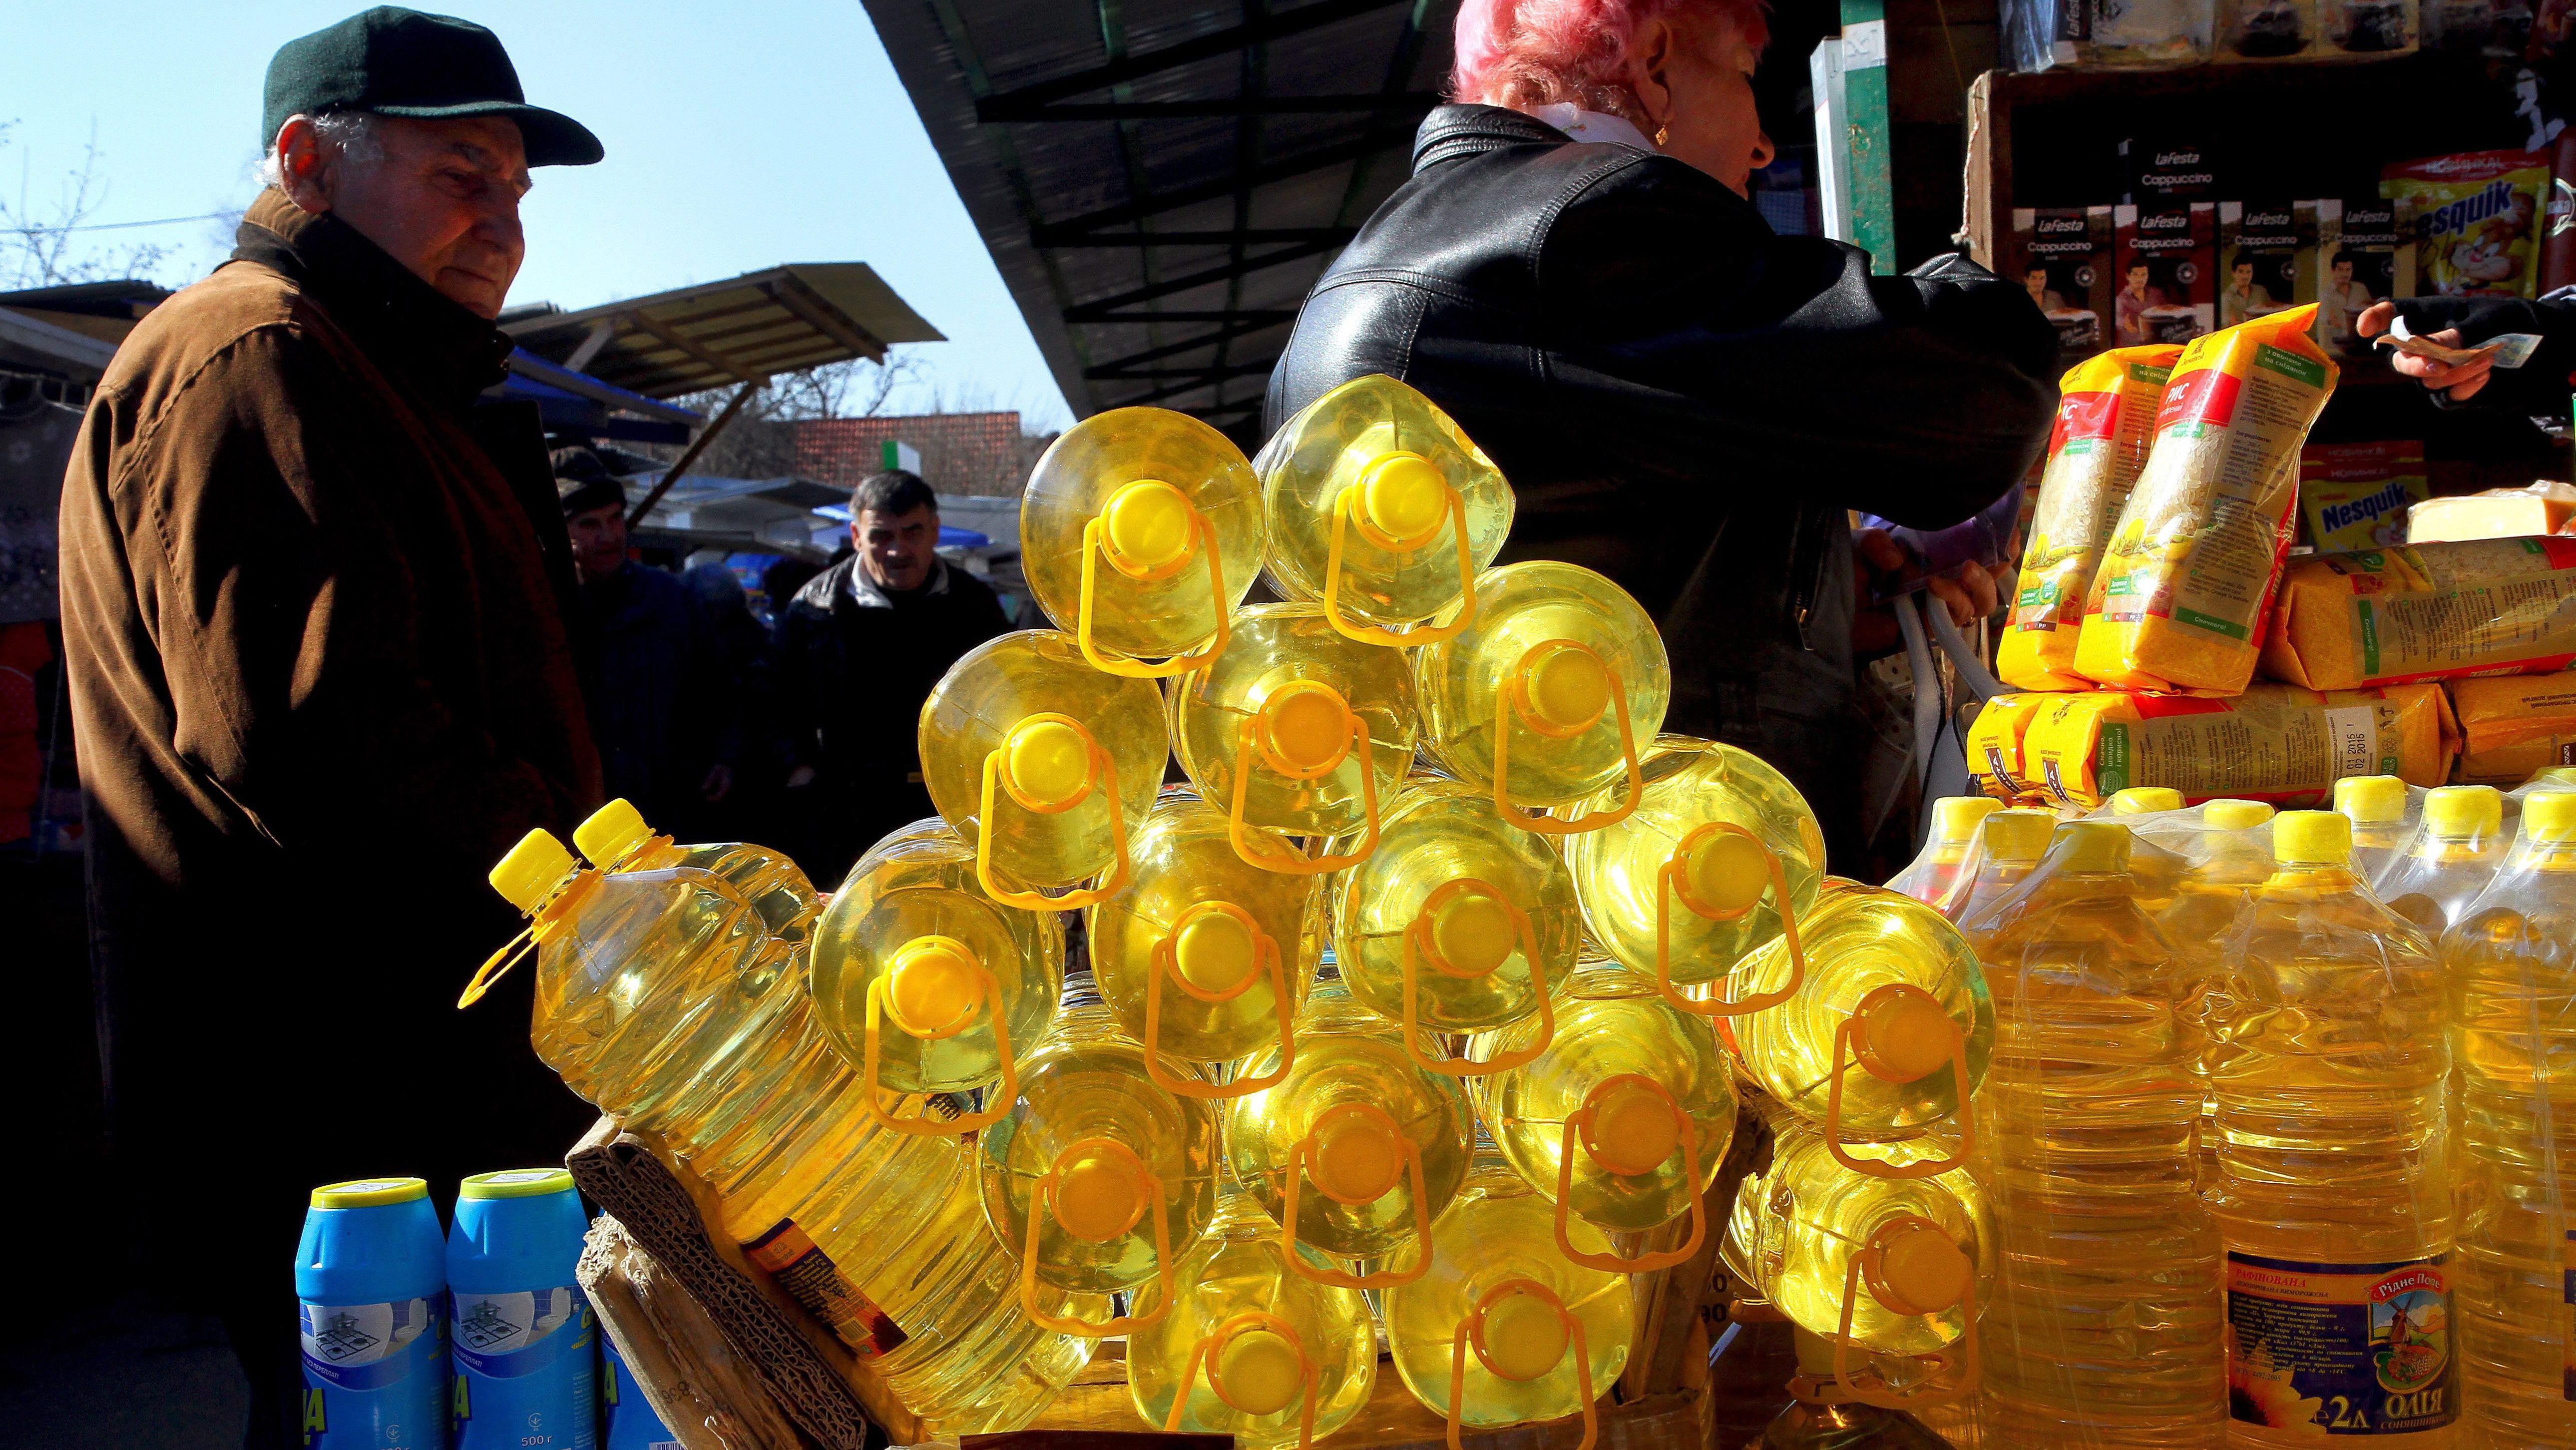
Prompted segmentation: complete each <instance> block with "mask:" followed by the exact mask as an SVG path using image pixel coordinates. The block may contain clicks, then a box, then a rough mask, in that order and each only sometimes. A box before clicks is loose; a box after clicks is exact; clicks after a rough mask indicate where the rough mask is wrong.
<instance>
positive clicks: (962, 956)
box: [886, 936, 984, 1036]
mask: <svg viewBox="0 0 2576 1450" xmlns="http://www.w3.org/2000/svg"><path fill="white" fill-rule="evenodd" d="M983 978H984V973H983V970H982V966H981V964H980V963H978V962H977V961H976V959H975V953H974V951H973V949H972V948H970V947H968V946H967V945H966V944H965V943H964V942H961V941H959V940H957V939H956V938H955V937H945V936H917V937H914V938H913V939H912V940H910V941H908V942H905V943H904V944H903V945H902V946H899V947H897V948H895V950H894V956H893V959H892V960H890V961H889V962H887V963H886V1005H887V1006H888V1007H889V1008H891V1009H893V1012H894V1018H895V1025H896V1026H898V1027H901V1028H902V1029H903V1030H904V1031H906V1032H908V1033H911V1034H913V1035H915V1036H926V1035H928V1034H931V1033H935V1032H943V1031H946V1030H948V1029H953V1028H955V1027H957V1026H958V1025H959V1024H960V1023H962V1022H963V1021H964V1020H965V1019H966V1017H967V1016H968V1015H969V1014H970V1013H972V1012H973V1011H974V1010H975V1008H976V1007H977V1005H978V1004H980V1003H981V1002H982V1001H983V1000H984V980H983Z"/></svg>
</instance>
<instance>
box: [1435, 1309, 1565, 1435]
mask: <svg viewBox="0 0 2576 1450" xmlns="http://www.w3.org/2000/svg"><path fill="white" fill-rule="evenodd" d="M1511 1294H1534V1295H1536V1296H1538V1297H1539V1298H1541V1299H1544V1300H1546V1301H1547V1303H1548V1304H1549V1305H1550V1306H1551V1307H1553V1308H1554V1309H1555V1310H1556V1313H1557V1317H1558V1318H1560V1319H1562V1320H1564V1321H1565V1347H1566V1351H1567V1353H1570V1354H1572V1355H1573V1356H1574V1378H1575V1383H1576V1385H1578V1386H1579V1387H1580V1388H1581V1390H1582V1392H1583V1439H1582V1440H1581V1441H1580V1442H1579V1443H1577V1444H1576V1445H1575V1447H1574V1450H1592V1442H1593V1441H1594V1440H1595V1439H1597V1438H1598V1437H1599V1435H1600V1428H1601V1427H1600V1424H1599V1422H1598V1420H1597V1419H1596V1418H1595V1416H1594V1412H1593V1405H1592V1401H1593V1394H1592V1352H1591V1350H1590V1348H1589V1347H1588V1346H1587V1345H1586V1344H1585V1342H1584V1338H1583V1321H1582V1320H1580V1319H1578V1318H1576V1317H1575V1316H1574V1311H1572V1310H1570V1309H1568V1308H1566V1307H1565V1301H1564V1300H1563V1299H1560V1298H1558V1297H1557V1296H1556V1291H1555V1290H1553V1289H1550V1288H1549V1287H1547V1286H1546V1285H1545V1284H1542V1283H1540V1282H1539V1281H1538V1280H1536V1279H1505V1280H1504V1281H1503V1282H1501V1283H1499V1284H1496V1285H1495V1286H1494V1287H1493V1289H1492V1291H1491V1292H1489V1293H1487V1294H1486V1295H1485V1296H1484V1297H1483V1298H1481V1299H1479V1300H1477V1301H1476V1307H1474V1308H1472V1309H1470V1310H1468V1311H1467V1317H1465V1318H1464V1319H1461V1320H1459V1321H1458V1329H1457V1332H1456V1333H1454V1334H1452V1335H1451V1336H1450V1338H1449V1412H1448V1418H1449V1450H1464V1447H1462V1446H1461V1445H1460V1444H1459V1443H1458V1407H1459V1406H1460V1405H1461V1404H1463V1403H1465V1401H1466V1398H1467V1351H1468V1350H1469V1349H1470V1348H1473V1349H1474V1350H1475V1351H1476V1360H1477V1362H1478V1363H1480V1364H1482V1365H1483V1366H1484V1367H1485V1369H1486V1370H1487V1371H1488V1372H1489V1373H1492V1374H1494V1375H1497V1376H1500V1377H1501V1378H1504V1379H1510V1378H1511V1376H1509V1375H1505V1374H1503V1372H1502V1371H1501V1370H1499V1369H1497V1368H1495V1366H1494V1361H1493V1357H1492V1356H1491V1355H1490V1354H1488V1353H1487V1352H1486V1350H1485V1311H1486V1310H1488V1309H1490V1308H1492V1307H1493V1306H1494V1305H1495V1304H1497V1303H1500V1302H1501V1301H1502V1300H1503V1298H1504V1297H1505V1296H1507V1295H1511ZM1557 1362H1558V1363H1559V1364H1562V1363H1564V1359H1563V1358H1562V1356H1560V1357H1559V1359H1558V1361H1557Z"/></svg>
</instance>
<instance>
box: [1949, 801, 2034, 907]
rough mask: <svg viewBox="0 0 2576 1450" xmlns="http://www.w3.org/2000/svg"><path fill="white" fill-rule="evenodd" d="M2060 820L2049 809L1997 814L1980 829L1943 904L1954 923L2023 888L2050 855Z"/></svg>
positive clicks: (1982, 824)
mask: <svg viewBox="0 0 2576 1450" xmlns="http://www.w3.org/2000/svg"><path fill="white" fill-rule="evenodd" d="M2056 831H2057V817H2056V816H2055V815H2054V814H2053V813H2051V812H2048V811H2028V810H2009V811H1996V812H1995V813H1994V814H1992V815H1990V816H1988V817H1986V818H1985V820H1983V821H1982V822H1980V823H1978V826H1977V839H1976V841H1975V843H1974V844H1973V845H1972V846H1970V847H1969V851H1968V860H1967V862H1966V864H1965V865H1964V866H1963V867H1962V869H1961V873H1960V882H1959V885H1958V887H1957V889H1956V890H1954V891H1953V892H1951V894H1950V899H1949V901H1948V902H1946V903H1945V904H1944V906H1943V911H1944V913H1945V914H1946V915H1947V916H1948V917H1949V918H1950V919H1951V920H1952V921H1965V920H1967V919H1968V918H1969V917H1971V916H1973V915H1976V914H1978V913H1980V912H1982V911H1984V910H1985V909H1986V908H1987V907H1989V906H1992V905H1993V904H1994V903H1995V902H1997V901H2000V900H2002V899H2003V898H2004V897H2006V896H2009V895H2011V894H2012V893H2013V892H2014V891H2016V890H2018V889H2020V887H2021V884H2022V882H2024V881H2026V880H2028V879H2030V873H2031V872H2033V871H2035V870H2037V869H2038V868H2039V859H2040V857H2042V856H2044V855H2046V854H2047V853H2048V841H2049V837H2050V836H2052V835H2054V834H2055V833H2056Z"/></svg>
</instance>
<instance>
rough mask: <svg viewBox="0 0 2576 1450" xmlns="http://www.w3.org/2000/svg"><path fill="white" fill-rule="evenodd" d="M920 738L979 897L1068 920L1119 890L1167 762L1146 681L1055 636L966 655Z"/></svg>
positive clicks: (1022, 636)
mask: <svg viewBox="0 0 2576 1450" xmlns="http://www.w3.org/2000/svg"><path fill="white" fill-rule="evenodd" d="M919 739H920V745H921V778H922V783H923V784H924V785H926V786H927V787H928V788H929V790H930V803H931V805H932V806H933V807H934V808H935V809H937V810H938V812H939V814H940V818H941V819H943V820H945V821H947V822H948V824H949V825H950V826H951V827H952V828H954V829H955V830H956V832H957V834H958V835H960V836H962V837H964V838H965V839H966V840H967V841H969V842H971V843H972V844H973V845H974V847H975V871H976V875H977V877H978V879H979V880H981V881H982V882H983V885H984V891H985V894H986V895H988V896H990V897H992V898H993V899H994V900H995V901H998V902H1000V903H1002V904H1003V905H1005V906H1017V907H1021V908H1024V909H1027V910H1031V911H1073V910H1077V909H1079V908H1081V907H1085V906H1089V905H1092V904H1093V903H1094V902H1097V901H1098V900H1099V899H1100V898H1101V897H1103V896H1106V895H1108V894H1109V893H1110V892H1112V891H1115V890H1116V889H1118V887H1119V886H1121V885H1123V884H1125V882H1126V877H1127V870H1128V861H1127V838H1128V837H1129V836H1130V835H1133V834H1134V833H1135V831H1136V828H1137V827H1138V826H1140V825H1142V824H1144V820H1145V812H1146V811H1148V810H1150V809H1151V808H1152V807H1153V804H1154V791H1155V788H1156V787H1157V786H1158V785H1159V784H1160V783H1161V781H1162V778H1163V761H1164V758H1165V757H1166V756H1167V755H1168V754H1169V753H1170V750H1171V742H1170V739H1169V737H1167V736H1166V735H1165V734H1164V728H1163V696H1162V693H1161V692H1160V691H1159V690H1157V689H1155V688H1154V683H1153V681H1151V680H1146V679H1128V678H1122V677H1120V676H1117V675H1111V674H1104V673H1102V672H1101V671H1099V670H1096V669H1093V668H1092V667H1091V666H1090V665H1089V664H1088V663H1087V662H1085V661H1084V659H1083V657H1082V651H1081V649H1080V647H1079V646H1077V645H1076V644H1075V643H1074V640H1073V636H1071V635H1068V634H1063V633H1060V632H1058V631H1056V630H1052V629H1028V630H1021V631H1020V632H1018V633H1016V634H1006V635H1003V636H1002V637H1000V638H999V639H993V640H987V641H986V642H984V643H983V644H980V645H977V646H976V647H975V648H974V649H972V650H969V651H967V653H966V655H965V656H964V657H963V658H961V659H959V660H958V661H957V663H955V664H954V665H951V666H949V668H948V673H947V674H945V675H943V676H941V677H940V680H939V683H938V685H937V686H936V687H934V688H933V689H932V690H931V692H930V698H928V699H927V700H924V701H923V702H922V705H921V728H920V732H919ZM1085 881H1088V882H1091V883H1092V884H1091V885H1090V886H1088V887H1084V888H1081V889H1077V890H1072V891H1067V892H1065V893H1063V894H1061V895H1056V896H1049V895H1047V894H1045V893H1046V892H1047V891H1048V890H1051V889H1054V888H1057V887H1069V886H1074V885H1075V884H1076V883H1079V882H1085Z"/></svg>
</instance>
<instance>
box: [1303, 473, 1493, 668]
mask: <svg viewBox="0 0 2576 1450" xmlns="http://www.w3.org/2000/svg"><path fill="white" fill-rule="evenodd" d="M1358 488H1359V485H1358V484H1356V483H1354V484H1351V485H1349V486H1348V487H1346V488H1344V489H1343V490H1342V491H1341V492H1340V493H1339V494H1337V495H1335V496H1334V498H1333V541H1332V544H1331V545H1330V546H1329V547H1328V548H1327V549H1326V550H1325V554H1324V622H1325V623H1326V624H1329V625H1331V626H1332V627H1333V632H1334V633H1336V634H1339V635H1340V636H1341V637H1342V638H1344V639H1349V640H1357V641H1358V642H1359V643H1361V644H1382V645H1387V646H1390V647H1393V648H1396V649H1404V648H1409V647H1411V646H1413V645H1418V644H1438V643H1440V642H1441V641H1442V640H1445V639H1455V638H1457V637H1458V636H1459V635H1461V634H1464V633H1465V632H1466V630H1467V627H1468V626H1469V625H1472V624H1474V623H1475V622H1476V551H1475V548H1474V546H1473V545H1471V544H1469V543H1468V542H1467V500H1466V499H1465V498H1463V497H1461V496H1460V495H1459V493H1458V490H1457V489H1455V488H1452V489H1450V490H1449V531H1450V532H1451V533H1452V534H1454V535H1456V536H1457V540H1458V589H1459V597H1460V599H1461V600H1462V601H1463V603H1462V604H1461V606H1460V608H1459V610H1458V617H1457V618H1456V619H1453V620H1451V621H1449V622H1448V623H1447V624H1444V625H1441V626H1439V627H1438V628H1434V627H1432V626H1431V625H1429V624H1417V625H1415V626H1414V627H1413V628H1411V629H1408V630H1402V631H1398V630H1392V629H1380V628H1378V627H1377V626H1375V625H1370V624H1354V623H1352V622H1350V621H1349V620H1346V619H1344V618H1342V602H1341V601H1342V531H1343V530H1344V529H1345V528H1349V527H1353V526H1354V520H1353V519H1352V518H1351V495H1352V493H1353V492H1355V491H1356V490H1357V489H1358ZM1356 527H1357V528H1358V529H1359V531H1360V536H1361V537H1362V538H1365V539H1367V540H1368V541H1369V542H1370V543H1373V544H1376V545H1377V546H1378V547H1379V548H1382V549H1389V550H1392V551H1394V552H1396V553H1399V554H1410V553H1413V552H1415V551H1416V550H1418V549H1419V548H1421V547H1423V545H1427V544H1428V543H1429V542H1430V540H1428V539H1425V540H1424V541H1423V544H1421V545H1416V546H1415V548H1413V549H1407V548H1404V547H1402V546H1401V542H1400V541H1397V540H1392V539H1388V538H1386V536H1384V535H1382V534H1379V533H1378V532H1377V531H1376V530H1375V529H1373V528H1371V527H1369V525H1368V523H1367V521H1366V520H1359V521H1357V522H1356Z"/></svg>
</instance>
